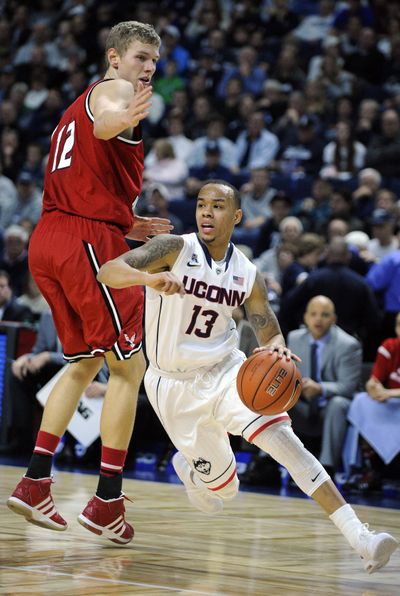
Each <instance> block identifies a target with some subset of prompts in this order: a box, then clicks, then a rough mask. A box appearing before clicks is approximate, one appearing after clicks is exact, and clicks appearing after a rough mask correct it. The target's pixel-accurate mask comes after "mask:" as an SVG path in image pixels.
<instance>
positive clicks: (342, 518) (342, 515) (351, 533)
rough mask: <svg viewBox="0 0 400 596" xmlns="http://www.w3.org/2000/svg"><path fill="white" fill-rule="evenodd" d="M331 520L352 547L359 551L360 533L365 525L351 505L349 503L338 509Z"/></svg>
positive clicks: (330, 517) (331, 516)
mask: <svg viewBox="0 0 400 596" xmlns="http://www.w3.org/2000/svg"><path fill="white" fill-rule="evenodd" d="M329 519H331V520H332V521H333V523H334V524H335V526H336V527H337V528H338V530H339V531H340V532H341V533H342V534H343V536H344V537H345V538H346V540H347V541H348V542H349V544H350V546H351V547H352V548H354V549H357V546H358V544H359V540H358V536H359V531H360V529H361V528H362V527H363V524H362V523H361V521H360V520H359V519H358V517H357V515H356V512H355V511H354V509H353V508H352V507H351V505H349V504H348V503H347V504H346V505H342V507H339V509H336V511H334V512H333V513H332V514H331V515H330V516H329Z"/></svg>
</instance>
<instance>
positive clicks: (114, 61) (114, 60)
mask: <svg viewBox="0 0 400 596" xmlns="http://www.w3.org/2000/svg"><path fill="white" fill-rule="evenodd" d="M107 58H108V63H109V65H110V66H112V68H115V70H118V65H119V54H118V52H117V50H116V49H115V48H109V49H108V50H107Z"/></svg>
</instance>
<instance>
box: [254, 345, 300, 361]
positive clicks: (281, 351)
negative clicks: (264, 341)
mask: <svg viewBox="0 0 400 596" xmlns="http://www.w3.org/2000/svg"><path fill="white" fill-rule="evenodd" d="M263 350H268V352H271V354H272V352H278V356H279V358H283V357H285V358H286V359H287V360H290V359H291V358H292V359H293V360H296V361H297V362H301V358H299V357H298V356H296V354H293V352H292V351H291V350H289V348H287V347H286V346H282V345H281V344H268V345H266V346H260V347H259V348H255V350H254V351H253V353H254V354H256V353H257V352H262V351H263Z"/></svg>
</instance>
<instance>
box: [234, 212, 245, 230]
mask: <svg viewBox="0 0 400 596" xmlns="http://www.w3.org/2000/svg"><path fill="white" fill-rule="evenodd" d="M242 217H243V211H242V210H241V209H236V211H235V220H234V221H235V226H237V225H238V223H240V222H241V221H242Z"/></svg>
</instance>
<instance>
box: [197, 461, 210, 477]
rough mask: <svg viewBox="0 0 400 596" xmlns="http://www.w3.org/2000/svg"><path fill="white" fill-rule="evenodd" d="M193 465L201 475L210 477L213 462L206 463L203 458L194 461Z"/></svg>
mask: <svg viewBox="0 0 400 596" xmlns="http://www.w3.org/2000/svg"><path fill="white" fill-rule="evenodd" d="M193 465H194V467H195V469H196V470H197V471H198V472H200V474H206V475H207V476H208V475H209V474H210V472H211V462H209V461H206V460H205V459H203V458H202V457H199V459H194V460H193Z"/></svg>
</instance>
